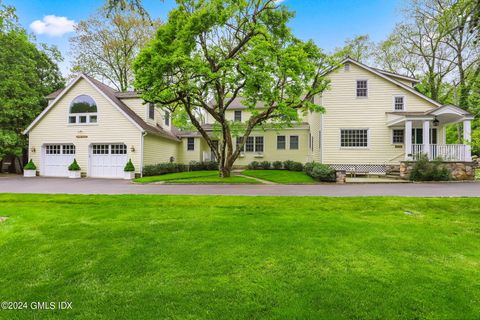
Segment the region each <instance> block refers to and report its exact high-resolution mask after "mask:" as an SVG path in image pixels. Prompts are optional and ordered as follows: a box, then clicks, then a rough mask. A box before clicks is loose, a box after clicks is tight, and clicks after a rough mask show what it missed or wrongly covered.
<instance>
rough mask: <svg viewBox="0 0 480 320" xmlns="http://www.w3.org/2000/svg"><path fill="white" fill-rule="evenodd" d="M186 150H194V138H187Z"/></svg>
mask: <svg viewBox="0 0 480 320" xmlns="http://www.w3.org/2000/svg"><path fill="white" fill-rule="evenodd" d="M187 150H188V151H193V150H195V138H191V137H190V138H187Z"/></svg>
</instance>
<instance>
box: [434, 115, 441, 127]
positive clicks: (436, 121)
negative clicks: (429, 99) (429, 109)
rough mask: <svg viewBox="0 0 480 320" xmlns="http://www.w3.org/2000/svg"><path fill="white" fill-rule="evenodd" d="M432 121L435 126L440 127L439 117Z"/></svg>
mask: <svg viewBox="0 0 480 320" xmlns="http://www.w3.org/2000/svg"><path fill="white" fill-rule="evenodd" d="M432 123H433V126H434V127H438V124H439V123H440V121H438V119H437V117H435V119H433V121H432Z"/></svg>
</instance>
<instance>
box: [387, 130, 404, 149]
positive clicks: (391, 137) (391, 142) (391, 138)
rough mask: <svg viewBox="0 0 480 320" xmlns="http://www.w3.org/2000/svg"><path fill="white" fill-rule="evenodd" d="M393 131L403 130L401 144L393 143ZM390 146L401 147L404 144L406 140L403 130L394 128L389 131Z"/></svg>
mask: <svg viewBox="0 0 480 320" xmlns="http://www.w3.org/2000/svg"><path fill="white" fill-rule="evenodd" d="M393 130H403V142H393ZM390 131H391V133H390V144H391V145H393V146H403V145H404V144H405V139H406V137H407V136H406V134H405V128H403V127H394V128H392V130H390Z"/></svg>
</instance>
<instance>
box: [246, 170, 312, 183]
mask: <svg viewBox="0 0 480 320" xmlns="http://www.w3.org/2000/svg"><path fill="white" fill-rule="evenodd" d="M242 174H243V175H246V176H249V177H255V178H259V179H263V180H267V181H271V182H276V183H282V184H296V183H315V180H314V179H313V178H312V177H310V176H307V175H306V174H305V173H304V172H298V171H287V170H245V171H243V172H242Z"/></svg>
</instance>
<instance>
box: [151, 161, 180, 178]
mask: <svg viewBox="0 0 480 320" xmlns="http://www.w3.org/2000/svg"><path fill="white" fill-rule="evenodd" d="M184 171H188V166H186V165H184V164H181V163H173V162H164V163H158V164H154V165H148V166H145V167H144V168H143V175H144V176H145V177H149V176H159V175H162V174H167V173H175V172H184Z"/></svg>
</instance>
